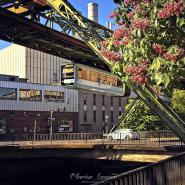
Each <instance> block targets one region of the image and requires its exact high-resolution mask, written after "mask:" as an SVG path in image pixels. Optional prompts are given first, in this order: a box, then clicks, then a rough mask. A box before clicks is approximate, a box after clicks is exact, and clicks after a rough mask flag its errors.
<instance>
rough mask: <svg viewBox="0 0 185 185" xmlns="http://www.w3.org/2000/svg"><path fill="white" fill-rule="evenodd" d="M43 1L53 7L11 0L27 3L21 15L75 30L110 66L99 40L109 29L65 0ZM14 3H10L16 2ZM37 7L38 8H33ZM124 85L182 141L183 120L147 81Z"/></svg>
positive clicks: (106, 34) (183, 134) (64, 30)
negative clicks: (25, 9) (32, 7)
mask: <svg viewBox="0 0 185 185" xmlns="http://www.w3.org/2000/svg"><path fill="white" fill-rule="evenodd" d="M46 1H47V3H48V4H49V6H50V7H51V8H52V9H51V8H49V7H48V6H44V7H39V8H40V9H39V8H35V9H34V10H35V11H33V9H29V8H28V7H29V6H31V5H32V3H31V2H30V1H13V2H14V4H16V3H22V4H20V5H16V6H23V5H26V7H27V8H28V11H27V12H24V13H22V14H24V16H26V15H27V16H28V15H30V16H31V19H33V20H35V21H39V18H40V16H43V17H44V16H46V17H47V19H46V22H45V25H47V24H48V22H49V21H50V26H51V27H52V26H53V22H57V23H58V25H60V26H61V28H62V30H63V32H65V33H70V32H71V30H73V31H74V33H78V35H79V36H80V37H81V38H82V40H84V41H85V42H86V44H87V45H88V46H89V47H90V48H91V49H92V50H93V51H94V52H95V53H96V54H97V55H98V56H99V58H100V59H102V60H103V61H104V63H106V64H107V66H109V68H110V69H111V67H112V64H111V62H110V61H108V60H107V59H106V58H104V57H103V56H102V55H101V53H100V41H102V40H103V39H104V38H105V37H108V36H109V35H110V34H111V31H110V30H108V29H107V28H104V27H103V26H100V25H98V24H97V23H93V22H92V21H89V20H88V19H87V18H84V17H83V16H82V15H81V14H80V13H79V12H78V11H77V10H76V9H75V8H74V7H73V6H72V5H71V4H70V3H69V2H68V1H67V0H46ZM3 2H5V1H0V6H1V7H3V8H6V9H7V3H6V6H5V4H3ZM10 2H12V1H10ZM14 4H13V6H15V5H14ZM30 4H31V5H30ZM38 9H39V11H36V10H38ZM41 10H42V11H41ZM40 12H41V13H40ZM42 12H44V15H42V14H43V13H42ZM120 78H121V76H120ZM127 86H128V87H130V88H131V89H132V90H133V91H134V92H135V93H136V94H137V95H138V97H139V98H140V99H141V100H143V101H144V102H145V103H146V104H147V105H148V106H149V107H150V108H151V110H152V111H153V112H154V113H156V114H157V115H158V116H159V117H160V118H161V120H163V122H164V123H165V124H166V125H167V126H168V127H169V128H170V129H171V130H173V131H174V132H175V133H176V135H177V136H178V137H179V138H180V139H181V140H182V141H183V142H185V128H184V126H185V123H184V122H183V120H182V119H181V118H180V117H179V116H178V115H177V114H176V113H175V112H174V111H173V110H172V109H171V108H170V107H169V106H168V105H167V104H166V103H164V102H163V100H162V99H160V98H159V97H158V96H157V95H156V94H155V93H154V91H153V89H152V88H151V87H150V86H149V85H146V87H144V88H143V87H141V86H136V85H133V84H132V83H130V82H129V81H128V82H127ZM118 127H119V126H118ZM115 129H116V127H115Z"/></svg>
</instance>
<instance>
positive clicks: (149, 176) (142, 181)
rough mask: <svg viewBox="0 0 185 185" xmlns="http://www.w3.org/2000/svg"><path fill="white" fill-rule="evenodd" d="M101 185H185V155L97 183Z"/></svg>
mask: <svg viewBox="0 0 185 185" xmlns="http://www.w3.org/2000/svg"><path fill="white" fill-rule="evenodd" d="M101 184H104V185H185V153H182V154H179V155H177V156H175V157H171V158H168V159H165V160H162V161H160V162H157V163H153V164H151V165H148V166H145V167H141V168H138V169H135V170H131V171H129V172H126V173H123V174H120V175H118V176H115V177H112V178H110V179H107V180H105V181H101V182H97V183H96V185H101Z"/></svg>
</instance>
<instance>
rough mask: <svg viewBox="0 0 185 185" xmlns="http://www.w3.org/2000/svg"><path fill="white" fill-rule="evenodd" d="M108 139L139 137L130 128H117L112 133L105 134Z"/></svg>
mask: <svg viewBox="0 0 185 185" xmlns="http://www.w3.org/2000/svg"><path fill="white" fill-rule="evenodd" d="M107 139H108V140H116V139H119V140H120V139H125V140H129V139H139V133H138V132H134V131H133V130H132V129H118V130H115V131H114V132H112V133H109V134H108V135H107Z"/></svg>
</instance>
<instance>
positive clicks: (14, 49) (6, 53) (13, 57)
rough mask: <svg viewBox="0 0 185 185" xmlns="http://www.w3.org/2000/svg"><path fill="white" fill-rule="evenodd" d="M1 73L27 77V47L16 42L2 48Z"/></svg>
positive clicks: (0, 53) (0, 56)
mask: <svg viewBox="0 0 185 185" xmlns="http://www.w3.org/2000/svg"><path fill="white" fill-rule="evenodd" d="M0 74H6V75H15V76H19V77H20V78H26V48H25V47H23V46H19V45H16V44H13V45H11V46H10V47H7V48H5V49H3V50H0Z"/></svg>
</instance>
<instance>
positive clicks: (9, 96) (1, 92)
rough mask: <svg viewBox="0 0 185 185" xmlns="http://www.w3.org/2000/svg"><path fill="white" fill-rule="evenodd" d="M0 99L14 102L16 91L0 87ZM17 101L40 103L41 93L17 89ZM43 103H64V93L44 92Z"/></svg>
mask: <svg viewBox="0 0 185 185" xmlns="http://www.w3.org/2000/svg"><path fill="white" fill-rule="evenodd" d="M0 99H3V100H16V99H17V89H13V88H4V87H0ZM19 100H22V101H42V91H40V90H34V89H19ZM44 101H52V102H53V101H56V102H64V92H59V91H44Z"/></svg>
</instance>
